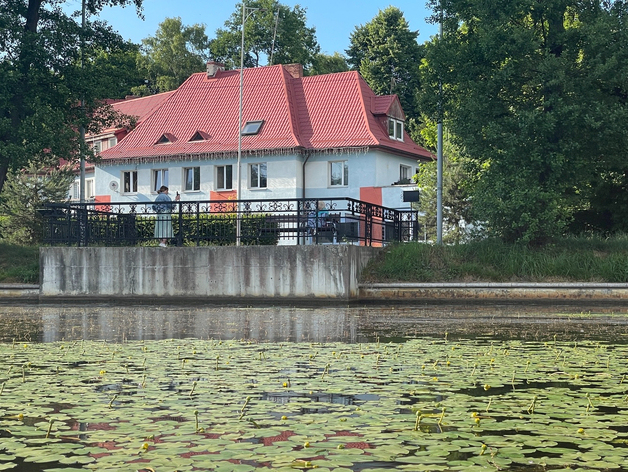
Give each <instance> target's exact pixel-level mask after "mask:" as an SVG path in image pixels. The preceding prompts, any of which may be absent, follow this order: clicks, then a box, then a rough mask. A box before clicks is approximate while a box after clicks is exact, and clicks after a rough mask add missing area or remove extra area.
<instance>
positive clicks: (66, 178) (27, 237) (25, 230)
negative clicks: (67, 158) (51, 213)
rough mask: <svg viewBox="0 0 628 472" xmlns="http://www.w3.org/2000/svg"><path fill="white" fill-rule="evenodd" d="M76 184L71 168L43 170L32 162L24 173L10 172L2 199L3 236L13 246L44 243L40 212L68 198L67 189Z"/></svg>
mask: <svg viewBox="0 0 628 472" xmlns="http://www.w3.org/2000/svg"><path fill="white" fill-rule="evenodd" d="M73 181H74V173H73V172H72V171H71V169H70V168H65V169H55V168H50V169H49V170H47V171H46V172H42V171H40V165H39V163H31V164H30V165H28V166H27V167H26V168H25V169H24V170H23V171H18V172H11V173H10V174H9V176H8V179H7V184H6V186H5V188H4V190H3V192H2V194H0V195H1V198H0V210H1V211H2V214H3V215H4V216H5V218H3V220H2V237H3V238H5V239H6V240H7V241H8V242H10V243H13V244H26V245H33V244H37V243H39V242H41V238H42V235H43V227H42V224H43V221H42V217H41V215H40V214H39V212H38V210H39V209H41V208H43V206H44V204H46V203H50V202H62V201H64V200H67V199H68V188H69V187H70V184H71V183H72V182H73Z"/></svg>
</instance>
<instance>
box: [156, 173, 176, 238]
mask: <svg viewBox="0 0 628 472" xmlns="http://www.w3.org/2000/svg"><path fill="white" fill-rule="evenodd" d="M174 199H175V201H177V202H178V201H179V200H180V199H181V197H180V196H179V192H177V196H176V197H175V198H174ZM173 206H174V204H173V203H172V199H171V198H170V196H169V195H168V187H166V186H165V185H162V186H161V187H160V188H159V191H158V192H157V198H155V203H154V204H153V211H155V213H157V218H156V219H155V238H156V239H159V245H160V246H161V247H166V242H167V241H168V239H172V238H173V237H174V232H173V231H172V215H171V213H172V207H173Z"/></svg>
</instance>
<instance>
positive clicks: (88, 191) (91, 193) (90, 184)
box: [79, 178, 96, 200]
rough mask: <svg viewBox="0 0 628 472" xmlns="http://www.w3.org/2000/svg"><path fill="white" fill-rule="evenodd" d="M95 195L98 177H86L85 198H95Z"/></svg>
mask: <svg viewBox="0 0 628 472" xmlns="http://www.w3.org/2000/svg"><path fill="white" fill-rule="evenodd" d="M79 185H80V183H79ZM79 191H80V190H79ZM95 196H96V179H94V178H90V179H85V200H93V199H94V197H95ZM79 198H80V197H79Z"/></svg>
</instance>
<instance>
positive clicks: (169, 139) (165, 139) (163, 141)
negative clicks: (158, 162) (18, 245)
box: [155, 133, 177, 144]
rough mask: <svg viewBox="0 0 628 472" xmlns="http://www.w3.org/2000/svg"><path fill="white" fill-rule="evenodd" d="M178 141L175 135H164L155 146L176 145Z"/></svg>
mask: <svg viewBox="0 0 628 472" xmlns="http://www.w3.org/2000/svg"><path fill="white" fill-rule="evenodd" d="M176 140H177V138H176V136H175V135H174V134H172V133H164V134H162V135H161V138H159V139H158V140H157V142H156V143H155V144H170V143H174V142H175V141H176Z"/></svg>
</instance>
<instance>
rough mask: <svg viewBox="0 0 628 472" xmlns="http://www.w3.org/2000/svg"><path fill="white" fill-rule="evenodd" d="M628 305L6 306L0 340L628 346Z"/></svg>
mask: <svg viewBox="0 0 628 472" xmlns="http://www.w3.org/2000/svg"><path fill="white" fill-rule="evenodd" d="M627 314H628V307H622V306H590V307H584V306H582V305H579V306H567V305H563V306H544V305H541V306H531V305H526V306H520V305H495V304H491V305H487V306H480V305H419V306H406V305H404V306H398V307H395V306H386V307H381V306H365V307H357V306H350V307H318V308H295V307H258V308H251V307H233V306H185V307H181V306H161V307H159V306H113V305H99V306H98V305H89V306H88V305H47V306H46V305H39V306H6V305H5V306H1V307H0V341H2V342H12V341H13V340H15V341H23V340H30V341H38V342H52V341H59V340H80V339H98V340H107V341H115V342H123V341H125V340H141V339H145V340H149V339H170V338H201V339H251V340H259V341H274V342H281V341H296V342H331V341H344V342H352V343H357V342H369V341H373V340H376V339H380V340H382V341H390V340H393V341H399V340H403V339H407V338H416V337H421V336H423V335H435V334H443V335H444V333H447V335H448V336H450V337H455V336H461V337H466V336H481V335H487V336H488V335H490V336H504V337H515V338H530V339H546V338H551V337H552V336H554V335H555V334H557V335H560V336H561V337H562V338H563V339H564V338H569V337H571V338H575V339H583V338H597V339H610V338H612V339H619V340H621V339H624V340H628V316H626V315H627Z"/></svg>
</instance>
